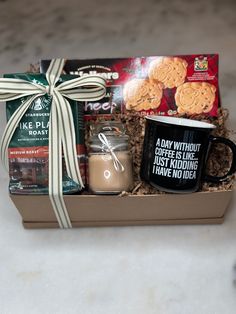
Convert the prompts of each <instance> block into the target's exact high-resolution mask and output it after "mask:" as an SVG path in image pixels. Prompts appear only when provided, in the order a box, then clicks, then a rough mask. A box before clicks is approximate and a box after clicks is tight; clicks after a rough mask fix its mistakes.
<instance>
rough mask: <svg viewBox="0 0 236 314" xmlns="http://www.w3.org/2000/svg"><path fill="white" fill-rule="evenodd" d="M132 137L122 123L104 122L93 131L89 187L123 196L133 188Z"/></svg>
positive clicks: (92, 189) (97, 192) (96, 191)
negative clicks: (130, 141)
mask: <svg viewBox="0 0 236 314" xmlns="http://www.w3.org/2000/svg"><path fill="white" fill-rule="evenodd" d="M128 146H129V137H128V136H127V135H126V134H125V129H124V126H123V125H122V124H121V123H119V122H111V121H109V122H103V123H100V124H98V125H97V126H96V128H95V129H94V130H93V134H92V136H91V140H90V145H89V156H88V166H89V171H88V172H89V176H88V177H89V188H90V190H91V191H92V192H93V193H95V194H119V193H120V192H122V191H127V192H128V191H130V190H131V189H132V188H133V167H132V156H131V153H130V151H129V149H128Z"/></svg>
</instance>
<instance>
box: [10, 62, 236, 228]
mask: <svg viewBox="0 0 236 314" xmlns="http://www.w3.org/2000/svg"><path fill="white" fill-rule="evenodd" d="M198 66H199V64H198ZM91 75H93V73H92V74H91ZM217 95H218V94H217ZM217 97H218V96H217ZM101 98H102V97H101ZM215 101H216V99H215ZM90 103H91V102H90ZM217 107H218V98H217V105H216V103H215V104H214V106H213V109H212V110H213V111H212V113H213V114H211V116H207V117H206V115H205V114H204V113H203V115H196V114H195V115H194V117H192V116H191V118H194V119H199V120H206V119H210V121H211V122H212V123H213V122H214V123H215V124H216V125H217V126H218V128H217V131H216V132H218V135H224V136H225V135H227V134H226V133H227V129H226V127H225V124H224V122H225V119H226V116H225V112H224V111H222V110H220V111H218V116H217V117H216V111H217ZM105 114H106V116H107V112H106V113H105ZM119 114H121V115H120V116H119V115H115V116H114V117H113V118H114V119H118V120H121V121H123V122H124V123H127V126H128V128H129V132H130V134H134V130H135V132H136V131H137V123H139V124H140V128H138V129H139V132H140V134H137V136H136V137H135V138H133V142H132V144H133V146H134V149H133V153H134V155H135V158H134V168H135V178H136V182H135V188H134V189H133V191H132V192H131V193H125V192H124V193H121V194H120V195H113V196H111V195H104V196H97V195H88V194H87V193H84V194H83V193H82V194H81V195H64V197H63V201H64V204H65V206H64V207H65V208H66V210H67V214H68V217H69V220H70V222H71V226H72V227H80V226H122V225H124V226H125V225H156V224H216V223H222V222H223V221H224V217H225V214H226V211H227V208H228V205H229V203H230V200H231V197H232V193H233V178H229V180H228V181H227V182H226V183H222V184H220V185H219V186H216V185H208V184H204V185H203V187H202V191H199V192H197V193H192V194H183V195H176V194H168V193H159V192H158V191H156V190H155V189H153V188H151V187H148V186H147V185H146V184H144V183H140V181H139V180H138V172H139V167H140V158H141V157H140V156H141V149H142V140H143V131H142V128H141V127H142V126H143V124H144V122H143V121H144V119H143V118H140V117H141V116H143V114H141V115H140V114H139V113H138V114H135V115H133V116H132V114H131V115H129V114H127V113H122V112H119ZM89 115H90V116H91V114H89ZM110 118H111V116H110V114H109V119H110ZM93 119H94V114H93ZM137 121H138V122H137ZM223 155H224V156H227V155H228V153H227V152H226V151H224V152H223ZM215 156H216V157H215V159H214V160H213V161H212V160H211V161H210V165H209V167H210V170H212V171H213V172H214V171H216V172H219V171H223V170H222V169H221V167H222V166H225V167H227V165H224V163H222V162H221V161H220V160H219V158H218V156H222V151H220V150H219V151H218V152H216V154H215ZM212 162H213V163H215V164H214V165H212ZM218 168H219V169H218ZM10 198H11V200H12V201H13V202H14V204H15V206H16V208H17V209H18V211H19V213H20V215H21V217H22V221H23V225H24V227H25V228H58V227H63V226H62V224H61V223H60V221H59V219H58V213H57V211H55V206H54V204H53V203H52V199H51V197H50V195H13V194H10ZM59 214H60V213H59ZM65 216H66V215H65Z"/></svg>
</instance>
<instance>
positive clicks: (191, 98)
mask: <svg viewBox="0 0 236 314" xmlns="http://www.w3.org/2000/svg"><path fill="white" fill-rule="evenodd" d="M215 93H216V87H215V86H214V85H212V84H210V83H206V82H187V83H184V84H183V85H181V86H179V87H178V88H177V90H176V94H175V101H176V105H177V107H178V113H186V114H200V113H207V112H210V111H211V109H212V107H213V104H214V101H215Z"/></svg>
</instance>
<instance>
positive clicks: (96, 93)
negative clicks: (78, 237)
mask: <svg viewBox="0 0 236 314" xmlns="http://www.w3.org/2000/svg"><path fill="white" fill-rule="evenodd" d="M63 67H64V59H53V60H52V61H51V63H50V65H49V68H48V70H47V73H46V79H47V82H48V86H42V85H39V84H37V83H33V82H28V81H25V80H22V79H13V78H12V79H11V78H0V101H10V100H14V99H18V98H22V97H27V98H26V100H25V101H24V102H23V103H22V104H21V106H20V107H19V108H18V109H17V110H16V111H15V112H14V114H13V115H12V116H11V118H10V119H9V121H8V123H7V126H6V129H5V131H4V134H3V137H2V142H1V159H2V162H3V164H4V166H5V168H6V169H7V170H8V146H9V143H10V141H11V139H12V136H13V134H14V132H15V130H16V128H17V126H18V124H19V122H20V120H21V118H22V117H23V116H24V114H25V112H26V111H27V109H28V108H29V106H30V105H31V103H32V102H33V101H34V100H35V99H36V98H38V97H40V96H43V95H45V94H49V95H50V96H52V103H51V112H50V119H49V183H48V188H49V197H50V200H51V203H52V206H53V209H54V212H55V215H56V217H57V220H58V223H59V226H60V228H71V227H72V224H71V221H70V217H69V215H68V211H67V208H66V205H65V202H64V199H63V190H62V148H63V152H64V157H65V163H66V169H67V173H68V176H69V177H70V178H71V179H72V180H74V181H75V182H76V183H78V184H79V185H80V186H81V187H83V186H84V185H83V181H82V179H81V175H80V170H79V165H78V159H77V151H76V138H75V130H74V122H73V115H72V112H71V107H70V104H69V102H68V100H67V99H66V98H69V99H72V100H75V101H96V100H99V99H101V98H103V97H104V96H105V93H106V81H105V79H104V78H102V77H101V76H99V75H88V76H85V77H81V78H75V79H72V80H68V81H66V82H63V83H61V84H59V85H57V86H56V83H57V82H58V80H59V78H60V75H61V73H62V70H63Z"/></svg>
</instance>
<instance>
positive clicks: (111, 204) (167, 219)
mask: <svg viewBox="0 0 236 314" xmlns="http://www.w3.org/2000/svg"><path fill="white" fill-rule="evenodd" d="M232 195H233V191H232V190H229V191H216V192H197V193H192V194H181V195H180V194H160V195H132V196H124V197H121V196H107V195H104V196H96V195H65V196H64V198H65V202H66V205H67V208H68V212H69V215H70V218H71V220H72V225H73V227H85V226H128V225H163V224H165V225H166V224H170V225H171V224H220V223H222V222H223V221H224V217H225V213H226V210H227V207H228V205H229V203H230V200H231V197H232ZM10 197H11V199H12V201H13V202H14V204H15V206H16V207H17V209H18V211H19V212H20V214H21V216H22V219H23V225H24V227H25V228H29V229H33V228H58V227H59V226H58V223H57V221H56V217H55V214H54V212H53V209H52V206H51V203H50V200H49V197H48V196H47V195H30V196H29V195H11V196H10Z"/></svg>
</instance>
